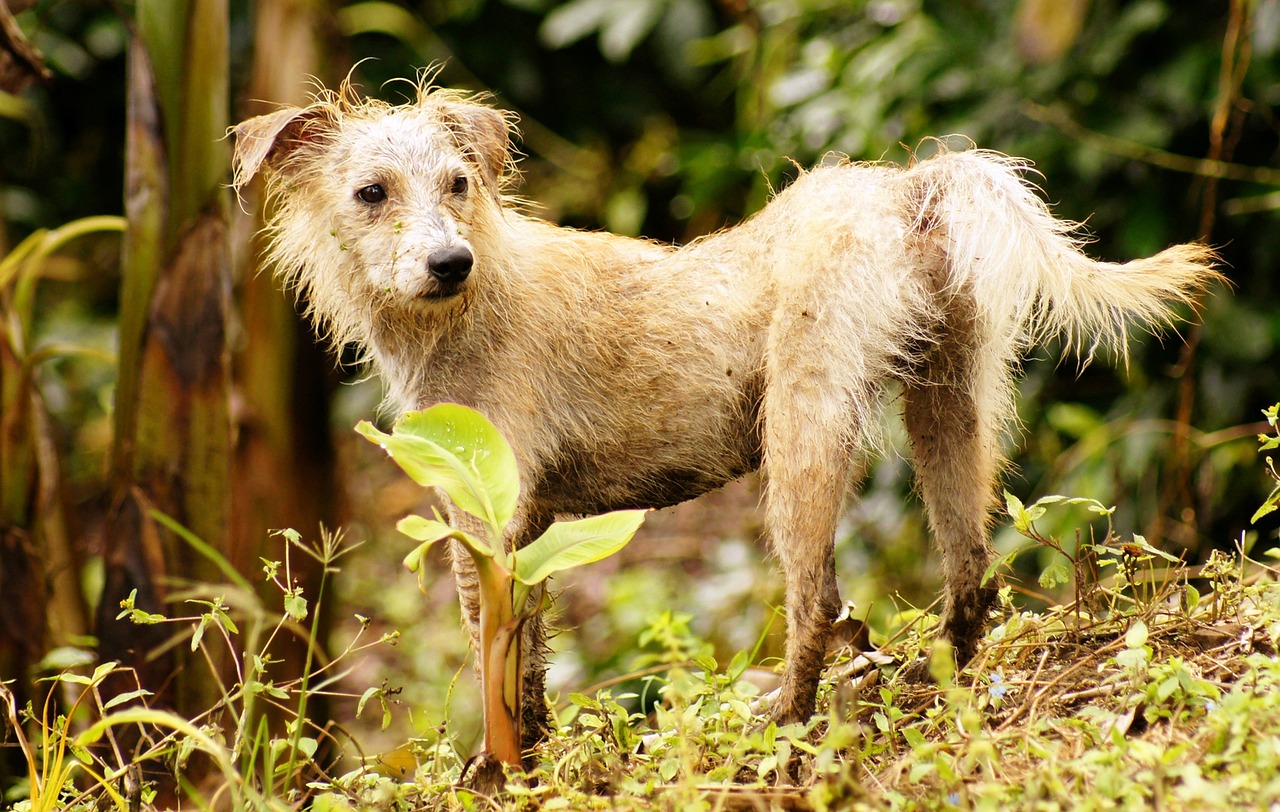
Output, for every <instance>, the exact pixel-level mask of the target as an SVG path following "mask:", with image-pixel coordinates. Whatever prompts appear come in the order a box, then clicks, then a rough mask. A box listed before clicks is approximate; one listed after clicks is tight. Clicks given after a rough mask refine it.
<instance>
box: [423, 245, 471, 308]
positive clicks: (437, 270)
mask: <svg viewBox="0 0 1280 812" xmlns="http://www.w3.org/2000/svg"><path fill="white" fill-rule="evenodd" d="M473 262H474V257H472V255H471V249H469V248H467V247H466V246H463V245H454V246H450V247H449V248H441V249H440V250H438V251H433V252H432V253H431V254H430V256H428V257H427V271H428V272H429V273H430V274H431V278H432V279H433V280H435V283H436V284H435V285H433V286H432V290H431V291H430V292H429V293H427V296H428V297H429V298H444V297H446V296H453V295H454V294H455V293H457V292H458V290H459V289H460V288H461V287H462V283H463V282H465V281H467V277H468V276H470V275H471V266H472V263H473Z"/></svg>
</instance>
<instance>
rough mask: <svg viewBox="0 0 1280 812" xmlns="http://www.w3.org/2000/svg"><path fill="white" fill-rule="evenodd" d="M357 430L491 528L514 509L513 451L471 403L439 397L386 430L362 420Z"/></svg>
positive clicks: (517, 492)
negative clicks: (428, 406) (441, 399)
mask: <svg viewBox="0 0 1280 812" xmlns="http://www.w3.org/2000/svg"><path fill="white" fill-rule="evenodd" d="M356 431H357V432H359V433H360V434H361V435H362V436H364V437H365V438H366V439H368V440H369V441H370V442H373V443H377V444H379V445H380V446H382V448H383V449H385V450H386V452H387V453H388V454H390V455H391V457H392V459H394V460H395V461H396V464H397V465H399V466H400V467H401V468H402V469H404V472H405V473H407V474H408V475H409V476H410V477H411V478H412V479H413V480H414V481H415V482H417V483H418V484H420V485H425V486H427V487H431V488H440V489H441V490H443V491H444V492H445V493H446V494H448V496H449V498H450V499H451V500H452V501H453V503H454V504H455V505H457V506H458V507H459V508H461V509H462V510H464V511H466V512H467V513H470V514H471V515H472V516H475V517H476V518H477V519H480V520H481V521H483V522H485V523H486V525H488V526H489V528H490V529H491V530H493V531H494V532H499V533H500V532H501V530H502V528H503V527H505V526H506V525H507V523H508V522H510V521H511V517H512V516H514V515H515V511H516V500H517V499H518V498H519V495H520V476H519V469H518V467H517V465H516V457H515V453H514V452H512V450H511V446H510V445H508V444H507V441H506V440H505V439H503V437H502V435H501V434H499V433H498V430H497V429H496V428H494V426H493V424H492V423H490V422H489V421H488V420H487V419H485V417H484V416H483V415H481V414H480V413H479V412H477V411H475V410H474V409H468V408H467V407H465V406H459V405H457V404H455V403H441V404H438V405H436V406H432V407H431V408H429V409H424V410H422V411H418V412H410V413H408V414H406V415H404V416H403V417H401V418H400V419H399V420H398V421H396V425H395V427H394V429H393V430H392V433H391V434H386V433H384V432H381V431H379V430H378V429H377V428H375V427H374V426H373V425H371V424H370V423H368V422H367V421H361V422H360V424H359V425H357V426H356Z"/></svg>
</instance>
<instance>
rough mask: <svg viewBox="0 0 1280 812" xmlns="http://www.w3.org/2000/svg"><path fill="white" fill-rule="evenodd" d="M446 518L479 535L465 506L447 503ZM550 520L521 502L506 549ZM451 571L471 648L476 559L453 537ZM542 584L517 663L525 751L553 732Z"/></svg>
mask: <svg viewBox="0 0 1280 812" xmlns="http://www.w3.org/2000/svg"><path fill="white" fill-rule="evenodd" d="M449 522H450V524H452V525H453V526H454V527H457V528H460V529H462V530H466V531H467V532H469V533H472V534H475V535H477V536H479V537H483V534H484V528H483V526H482V525H481V523H480V521H479V520H478V519H476V518H475V517H473V516H471V515H470V514H468V513H465V512H464V511H461V510H458V509H457V508H456V507H453V506H452V505H450V506H449ZM550 523H551V519H550V518H549V517H547V516H544V515H542V514H536V515H535V512H532V511H529V510H528V509H526V508H525V507H523V506H522V508H521V509H520V510H518V511H517V513H516V516H515V518H514V519H513V520H512V522H511V524H510V525H509V527H508V532H507V539H506V544H507V549H516V550H518V549H520V548H521V547H523V546H525V545H526V544H528V543H529V542H531V541H533V540H534V539H536V538H537V537H538V536H540V535H542V533H543V532H544V531H546V529H547V527H548V526H549V525H550ZM450 551H451V554H452V565H453V575H454V579H455V581H456V583H457V587H458V599H459V600H460V601H461V603H462V617H463V620H464V621H465V622H466V626H467V630H468V632H469V633H470V635H471V647H472V649H478V647H479V643H480V582H479V578H478V576H477V574H476V565H475V561H474V560H473V559H472V558H471V554H470V553H469V552H467V550H466V548H465V547H463V546H462V545H461V544H459V543H458V542H454V543H453V545H452V546H451V548H450ZM545 588H546V587H545V585H539V586H537V587H535V588H534V589H533V591H532V593H531V595H530V598H529V600H530V601H531V602H532V605H534V606H539V611H536V612H535V613H534V614H533V615H532V616H531V617H530V618H529V619H528V620H526V621H525V623H524V626H523V628H522V632H521V639H520V646H521V650H520V653H521V663H522V668H523V672H524V673H523V676H522V678H521V681H522V690H521V708H522V710H521V717H522V718H521V725H522V739H523V740H522V741H521V746H522V747H523V748H524V750H525V751H528V750H529V749H530V748H532V747H533V746H535V745H537V744H539V743H541V742H542V741H544V740H545V739H546V738H547V735H548V734H549V733H550V732H551V709H550V707H549V706H548V705H547V693H546V684H547V653H548V652H549V649H548V647H547V632H546V625H545V622H544V620H543V615H542V611H541V607H540V603H541V602H542V601H543V600H544V595H545Z"/></svg>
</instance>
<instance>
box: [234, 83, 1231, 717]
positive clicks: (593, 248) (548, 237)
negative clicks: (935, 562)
mask: <svg viewBox="0 0 1280 812" xmlns="http://www.w3.org/2000/svg"><path fill="white" fill-rule="evenodd" d="M511 127H512V125H511V122H510V120H509V119H508V117H507V116H505V115H504V114H502V113H500V112H498V111H495V110H493V109H492V108H490V107H488V106H486V105H484V104H482V103H480V102H478V101H476V100H475V99H472V98H468V97H466V96H463V95H461V94H458V93H455V92H452V91H445V90H439V89H433V88H431V87H430V86H429V83H428V82H426V81H423V82H422V83H421V84H420V86H419V88H418V98H417V99H416V100H415V101H414V102H412V103H409V104H405V105H402V106H391V105H387V104H385V103H382V102H377V101H370V100H365V99H361V98H359V97H357V96H356V95H355V94H354V93H353V92H352V91H351V89H350V88H349V87H346V86H344V87H343V88H341V89H340V90H339V91H338V92H336V93H335V92H328V91H322V92H321V93H320V94H319V95H318V96H317V98H316V100H315V102H314V103H313V104H311V105H309V106H308V107H305V108H286V109H283V110H280V111H279V112H276V113H273V114H271V115H268V116H261V117H258V118H254V119H250V120H248V121H246V122H244V123H242V124H241V125H239V126H238V127H237V128H236V135H237V146H236V163H235V169H236V176H235V183H236V185H237V187H239V186H243V185H244V184H245V183H248V182H249V181H250V180H251V179H252V178H253V177H254V176H255V175H256V174H257V173H258V172H259V170H262V169H264V168H265V170H266V175H267V190H268V195H269V200H270V203H271V207H272V214H271V217H270V221H269V225H268V226H267V230H268V232H269V236H270V243H269V249H268V253H269V257H270V260H271V261H272V263H273V264H274V265H275V267H276V268H277V270H278V272H279V273H280V275H281V276H282V277H283V278H284V279H285V280H286V281H287V282H288V283H289V285H290V286H291V287H292V288H294V290H296V292H297V293H298V295H299V297H300V298H301V299H302V301H304V302H305V303H306V307H307V310H308V312H309V313H310V315H311V316H312V318H313V319H314V321H315V322H316V323H317V325H318V326H319V328H320V329H321V331H322V332H324V333H326V334H328V335H329V337H330V338H331V339H332V340H333V341H334V342H335V343H342V342H356V343H358V344H360V345H361V346H362V347H364V348H365V349H366V350H367V352H368V354H369V357H370V359H371V360H372V362H373V364H374V366H375V367H376V368H377V369H378V371H379V372H380V373H381V374H382V376H383V377H384V378H385V380H386V382H387V385H388V390H389V394H390V397H391V399H392V400H393V401H394V403H395V404H396V405H397V406H398V407H399V408H401V409H405V410H408V409H414V408H418V407H422V406H426V405H429V404H431V403H435V402H438V401H444V400H451V401H457V402H460V403H464V404H467V405H470V406H473V407H475V408H477V409H479V410H481V411H482V412H484V413H485V414H487V415H488V417H489V418H490V419H491V420H493V422H494V423H495V424H496V425H497V426H498V428H499V429H500V430H501V431H502V432H503V433H504V434H505V435H506V437H507V438H508V440H509V441H510V442H511V444H512V446H513V448H514V450H515V452H516V455H517V458H518V460H519V463H520V468H521V476H522V483H523V490H522V494H521V524H520V527H519V528H518V529H517V531H516V532H515V533H514V535H513V538H512V543H513V544H515V545H517V546H519V545H520V544H522V543H524V542H525V541H527V540H528V539H530V538H533V537H534V536H536V535H537V534H538V533H539V532H540V531H541V529H542V528H543V527H545V525H546V524H547V523H548V522H549V521H550V520H551V519H552V517H553V516H555V515H556V514H563V513H588V512H598V511H603V510H608V509H614V508H621V507H631V506H663V505H668V504H674V503H676V502H679V501H682V500H684V499H688V498H692V497H693V496H696V495H698V494H699V493H702V492H704V491H706V490H709V489H711V488H715V487H718V486H720V485H722V484H724V483H725V482H727V481H729V480H731V479H733V478H735V477H737V476H740V475H742V474H744V473H746V472H748V471H751V470H754V469H756V468H757V467H760V468H762V470H763V473H764V476H765V480H766V483H767V491H766V510H767V515H768V523H769V528H770V531H771V534H772V537H773V544H774V548H775V550H776V552H777V555H778V558H779V560H780V561H781V563H782V568H783V570H784V573H785V575H786V580H787V601H786V602H787V611H788V631H789V637H788V657H787V660H788V662H787V671H786V674H785V675H784V679H783V683H782V689H781V695H780V697H779V700H778V702H777V703H775V705H774V706H773V711H772V712H773V714H774V715H775V717H776V718H778V719H781V720H794V719H800V718H805V717H807V716H808V715H809V714H810V713H812V711H813V709H814V697H815V691H816V687H817V683H818V678H819V675H820V672H821V668H822V659H823V655H824V654H825V646H826V641H827V637H828V634H829V630H830V625H831V621H832V619H833V618H834V617H835V615H836V612H837V611H838V609H839V606H840V600H839V593H838V590H837V587H836V578H835V570H834V563H833V557H832V546H833V536H834V532H835V527H836V522H837V520H838V517H839V515H840V511H841V505H842V501H843V499H844V498H845V488H846V483H847V480H848V478H849V475H850V472H851V471H852V470H853V463H854V460H855V458H856V457H857V456H858V455H859V454H860V453H862V452H863V451H865V450H866V449H869V448H873V447H874V446H875V444H876V442H877V439H878V438H877V427H878V426H879V425H880V421H879V410H880V409H881V408H882V402H883V400H884V399H883V398H882V397H881V394H882V392H883V390H884V387H885V385H886V384H887V383H889V382H892V381H897V382H900V383H901V385H902V389H903V398H902V401H903V403H904V411H905V418H906V427H907V431H908V435H909V436H910V438H911V443H912V451H913V458H914V464H915V468H916V472H917V479H918V482H919V487H920V490H921V494H922V497H923V499H924V501H925V504H926V507H927V510H928V513H929V520H930V526H931V528H932V531H933V535H934V538H935V541H936V543H937V546H938V547H939V549H940V551H941V554H942V556H943V566H942V571H943V573H944V576H945V580H946V602H945V607H944V610H943V623H944V627H943V628H944V632H945V633H946V635H947V636H948V637H949V638H950V639H951V641H952V643H953V644H954V646H955V648H956V651H957V655H958V657H959V658H960V659H961V660H962V661H963V660H966V659H968V658H969V657H970V656H971V655H972V653H973V651H974V647H975V645H976V641H977V639H978V638H979V636H980V634H981V629H982V625H983V624H984V622H985V619H986V614H987V611H988V609H989V608H990V607H991V606H992V603H993V591H992V589H991V588H990V587H984V586H983V585H982V584H981V575H982V573H983V571H984V569H985V568H986V566H987V564H988V562H989V561H990V559H991V551H990V546H989V542H988V531H987V522H988V517H989V514H990V510H991V508H992V505H993V500H994V495H995V493H996V478H997V474H998V472H999V469H1000V467H1001V463H1002V461H1001V458H1000V453H999V442H998V440H999V436H1000V432H1001V431H1003V430H1005V428H1006V427H1007V425H1008V423H1009V422H1010V421H1011V420H1012V418H1013V414H1014V411H1013V391H1014V390H1013V376H1014V373H1015V371H1016V370H1017V368H1018V365H1019V363H1020V359H1021V356H1022V354H1023V353H1024V352H1025V351H1026V349H1027V348H1028V347H1030V346H1031V345H1032V344H1034V343H1036V342H1038V341H1042V340H1044V339H1046V338H1049V337H1051V336H1064V337H1065V339H1066V342H1067V344H1068V345H1069V346H1070V347H1072V348H1074V349H1075V350H1077V351H1078V352H1081V353H1083V354H1084V355H1085V356H1086V360H1087V359H1088V357H1089V356H1091V355H1092V353H1093V351H1094V350H1095V348H1096V347H1098V346H1099V345H1108V346H1111V347H1113V348H1115V349H1116V350H1117V351H1118V352H1119V354H1120V355H1121V356H1124V355H1125V343H1126V337H1127V335H1128V332H1129V329H1130V327H1131V325H1135V324H1137V325H1142V326H1144V327H1146V328H1148V329H1159V328H1160V327H1161V326H1163V325H1167V324H1169V323H1171V322H1172V320H1173V319H1174V318H1175V317H1176V313H1177V311H1176V309H1175V308H1174V305H1175V304H1178V303H1193V302H1194V300H1195V298H1196V297H1197V295H1198V294H1199V292H1200V291H1201V290H1202V289H1204V288H1205V287H1206V286H1207V285H1209V284H1210V283H1212V282H1213V281H1215V280H1216V279H1218V278H1219V277H1218V275H1217V273H1216V272H1215V271H1214V270H1213V268H1212V261H1213V254H1212V252H1211V251H1210V250H1209V249H1208V248H1206V247H1205V246H1202V245H1194V244H1192V245H1181V246H1176V247H1173V248H1170V249H1168V250H1166V251H1164V252H1162V253H1160V254H1158V255H1157V256H1155V257H1152V258H1150V259H1140V260H1135V261H1133V262H1129V263H1125V264H1121V265H1113V264H1109V263H1101V262H1096V261H1094V260H1092V259H1090V258H1088V257H1087V256H1085V255H1084V254H1083V253H1082V252H1081V250H1080V247H1081V240H1080V239H1079V238H1078V237H1077V236H1076V225H1075V224H1073V223H1067V222H1062V221H1059V220H1056V219H1054V217H1053V216H1052V215H1051V213H1050V212H1049V209H1048V207H1047V206H1046V205H1045V204H1044V203H1043V201H1042V200H1041V199H1040V197H1039V196H1038V195H1037V194H1036V189H1035V187H1034V186H1033V185H1032V184H1030V183H1029V182H1028V181H1027V180H1026V178H1025V174H1026V170H1027V163H1026V162H1025V161H1020V160H1017V159H1013V158H1008V157H1005V156H1002V155H997V154H995V153H991V152H984V151H979V150H968V151H962V152H946V151H942V152H941V153H940V154H938V155H937V156H936V157H933V158H930V159H928V160H924V161H921V162H919V163H917V164H915V165H914V166H912V167H911V168H909V169H903V168H901V167H898V166H896V165H891V164H852V163H846V164H842V165H839V166H824V167H820V168H817V169H814V170H812V171H809V172H804V173H802V174H801V175H800V177H799V178H798V179H797V180H796V181H795V182H794V183H792V184H791V185H790V186H789V187H787V188H786V189H785V190H783V191H782V192H781V193H779V194H778V195H777V196H776V198H775V199H774V200H773V201H772V202H771V203H770V204H769V205H768V206H767V207H766V208H765V209H763V210H762V211H761V212H759V213H758V214H756V215H755V216H754V217H752V218H750V219H749V220H747V221H746V222H744V223H743V224H741V225H739V226H737V227H735V228H732V229H728V230H726V231H723V232H720V233H718V234H714V235H711V236H708V237H706V238H704V239H701V240H698V241H696V242H694V243H693V244H691V245H689V246H686V247H683V248H678V249H677V248H674V247H672V246H666V245H660V244H657V243H653V242H649V241H645V240H636V239H630V238H625V237H618V236H613V235H610V234H602V233H589V232H582V231H575V230H572V229H566V228H561V227H558V226H555V225H553V224H550V223H547V222H543V221H541V220H538V219H536V218H533V217H530V216H528V215H526V214H524V213H523V212H522V211H520V209H519V207H518V206H516V205H513V203H512V201H511V200H510V199H509V198H506V197H504V192H505V183H506V180H507V178H509V177H510V176H511V150H510V147H509V144H508V137H509V133H510V132H511ZM455 518H457V519H459V520H464V517H455ZM456 559H457V560H456V561H455V572H456V573H457V575H458V581H459V587H460V591H461V593H462V598H463V604H464V607H465V608H466V610H467V615H468V617H469V618H470V619H471V621H472V622H473V624H474V620H475V617H476V613H477V610H478V606H477V603H476V592H475V573H474V571H473V570H472V569H471V567H470V559H469V557H468V556H466V555H461V556H457V557H456ZM542 634H543V633H542V626H541V621H540V620H539V621H535V622H533V623H530V624H529V625H528V629H527V634H526V645H527V647H528V654H527V655H526V661H527V662H528V663H529V665H530V668H529V671H528V672H527V674H526V678H525V686H526V692H527V694H528V695H529V696H527V698H526V699H527V701H526V707H528V708H532V709H533V710H532V711H531V713H530V716H529V717H528V718H527V719H526V723H527V727H528V729H529V731H530V736H531V739H536V738H537V737H539V736H541V735H542V733H543V730H544V728H543V725H544V724H545V718H546V717H545V705H544V704H543V700H542V696H541V692H542V687H543V666H544V659H543V648H542Z"/></svg>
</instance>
